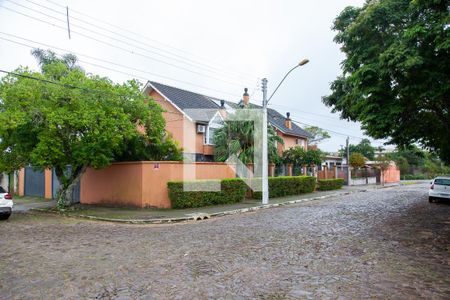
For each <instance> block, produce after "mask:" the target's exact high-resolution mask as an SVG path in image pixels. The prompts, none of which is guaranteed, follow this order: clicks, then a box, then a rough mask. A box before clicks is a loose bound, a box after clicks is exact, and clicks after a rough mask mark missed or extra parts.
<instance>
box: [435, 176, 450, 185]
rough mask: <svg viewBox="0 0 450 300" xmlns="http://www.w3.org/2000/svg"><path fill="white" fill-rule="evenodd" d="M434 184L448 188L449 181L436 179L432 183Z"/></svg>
mask: <svg viewBox="0 0 450 300" xmlns="http://www.w3.org/2000/svg"><path fill="white" fill-rule="evenodd" d="M434 184H437V185H446V186H450V179H443V178H438V179H436V180H435V181H434Z"/></svg>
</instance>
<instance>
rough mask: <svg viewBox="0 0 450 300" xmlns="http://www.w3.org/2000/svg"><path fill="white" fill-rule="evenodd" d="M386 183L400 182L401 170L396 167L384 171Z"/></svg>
mask: <svg viewBox="0 0 450 300" xmlns="http://www.w3.org/2000/svg"><path fill="white" fill-rule="evenodd" d="M383 179H384V183H394V182H400V170H399V169H398V168H397V167H396V166H392V165H391V166H389V168H388V169H387V170H384V171H383Z"/></svg>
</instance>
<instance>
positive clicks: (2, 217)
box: [0, 213, 11, 220]
mask: <svg viewBox="0 0 450 300" xmlns="http://www.w3.org/2000/svg"><path fill="white" fill-rule="evenodd" d="M9 216H11V214H10V213H9V214H0V220H8V219H9Z"/></svg>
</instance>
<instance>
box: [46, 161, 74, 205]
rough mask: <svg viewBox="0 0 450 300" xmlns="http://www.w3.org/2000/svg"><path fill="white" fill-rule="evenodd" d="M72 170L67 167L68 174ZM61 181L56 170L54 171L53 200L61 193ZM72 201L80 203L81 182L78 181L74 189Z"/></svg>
mask: <svg viewBox="0 0 450 300" xmlns="http://www.w3.org/2000/svg"><path fill="white" fill-rule="evenodd" d="M70 171H71V168H70V167H67V172H70ZM59 185H60V184H59V180H58V176H56V172H55V169H53V171H52V198H53V199H56V198H57V196H58V191H59ZM72 200H73V201H74V202H80V181H78V183H77V185H76V186H75V187H74V188H73V191H72Z"/></svg>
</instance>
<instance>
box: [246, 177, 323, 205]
mask: <svg viewBox="0 0 450 300" xmlns="http://www.w3.org/2000/svg"><path fill="white" fill-rule="evenodd" d="M254 180H261V178H255V179H254ZM315 188H316V178H315V177H312V176H280V177H269V197H270V198H277V197H285V196H295V195H300V194H304V193H312V192H314V190H315ZM253 198H254V199H261V198H262V193H261V192H253Z"/></svg>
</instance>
